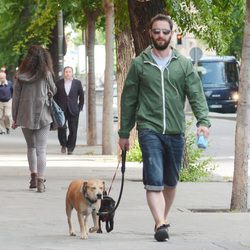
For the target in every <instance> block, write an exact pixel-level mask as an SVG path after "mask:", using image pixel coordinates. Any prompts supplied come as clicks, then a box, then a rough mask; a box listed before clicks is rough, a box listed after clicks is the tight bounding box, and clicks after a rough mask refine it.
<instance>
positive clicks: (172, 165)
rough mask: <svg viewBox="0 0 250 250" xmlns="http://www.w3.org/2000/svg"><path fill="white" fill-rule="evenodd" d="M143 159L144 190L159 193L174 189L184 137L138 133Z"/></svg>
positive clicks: (144, 131)
mask: <svg viewBox="0 0 250 250" xmlns="http://www.w3.org/2000/svg"><path fill="white" fill-rule="evenodd" d="M138 138H139V144H140V148H141V151H142V159H143V183H144V185H145V189H147V190H152V191H161V190H163V189H164V187H165V186H168V187H175V186H176V185H177V183H178V180H179V172H180V168H181V163H182V157H183V149H184V136H183V135H182V134H178V135H163V134H160V133H156V132H154V131H152V130H149V129H142V130H140V131H139V132H138Z"/></svg>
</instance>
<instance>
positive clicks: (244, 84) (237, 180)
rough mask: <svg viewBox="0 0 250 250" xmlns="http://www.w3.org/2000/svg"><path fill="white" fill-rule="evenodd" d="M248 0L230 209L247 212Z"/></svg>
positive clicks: (249, 23)
mask: <svg viewBox="0 0 250 250" xmlns="http://www.w3.org/2000/svg"><path fill="white" fill-rule="evenodd" d="M249 68H250V0H247V1H246V17H245V27H244V38H243V48H242V61H241V71H240V86H239V96H240V99H239V104H238V108H237V118H236V134H235V160H234V176H233V187H232V197H231V207H230V209H231V210H236V211H240V212H247V196H248V145H249V142H248V133H249V132H248V126H249V104H250V101H249V98H250V82H249V81H250V71H249Z"/></svg>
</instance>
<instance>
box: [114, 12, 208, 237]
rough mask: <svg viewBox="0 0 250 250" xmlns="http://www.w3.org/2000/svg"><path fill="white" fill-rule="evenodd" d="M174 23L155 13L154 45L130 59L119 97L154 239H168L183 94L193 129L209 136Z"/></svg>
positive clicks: (197, 84)
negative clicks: (138, 160) (135, 144)
mask: <svg viewBox="0 0 250 250" xmlns="http://www.w3.org/2000/svg"><path fill="white" fill-rule="evenodd" d="M172 29H173V23H172V20H171V19H170V17H168V16H165V15H162V14H158V15H157V16H155V17H154V18H153V19H152V20H151V23H150V30H149V34H150V37H151V40H152V46H149V47H148V48H147V49H146V50H145V51H143V52H142V53H141V54H140V55H139V56H138V57H137V58H135V59H134V60H133V62H132V64H131V67H130V70H129V72H128V75H127V78H126V80H125V84H124V88H123V92H122V97H121V126H120V130H119V137H120V139H119V145H120V148H121V149H122V150H129V134H130V130H131V129H132V128H133V127H134V125H135V122H136V124H137V130H138V138H139V144H140V148H141V151H142V158H143V182H144V186H145V189H146V197H147V203H148V206H149V208H150V211H151V214H152V216H153V219H154V222H155V226H154V237H155V239H156V240H157V241H166V240H168V239H169V232H168V230H169V211H170V208H171V206H172V204H173V201H174V197H175V193H176V186H177V183H178V180H179V171H180V167H181V162H182V155H183V148H184V132H185V114H184V106H185V100H186V97H187V98H188V100H189V103H190V105H191V108H192V110H193V112H194V115H195V117H196V119H197V135H199V134H204V136H205V137H208V134H209V127H210V122H209V120H208V108H207V103H206V99H205V96H204V93H203V88H202V84H201V81H200V78H199V76H198V74H197V72H196V71H195V70H194V68H193V65H192V62H191V61H190V60H188V59H187V58H185V57H184V56H182V55H180V54H179V53H178V52H177V51H176V50H175V49H173V48H172V47H171V46H170V45H169V43H170V41H171V38H172V34H173V33H172Z"/></svg>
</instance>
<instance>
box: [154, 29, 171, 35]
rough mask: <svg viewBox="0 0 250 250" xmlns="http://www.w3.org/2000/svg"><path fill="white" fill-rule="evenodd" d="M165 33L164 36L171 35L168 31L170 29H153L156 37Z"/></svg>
mask: <svg viewBox="0 0 250 250" xmlns="http://www.w3.org/2000/svg"><path fill="white" fill-rule="evenodd" d="M161 32H162V33H163V35H165V36H166V35H168V34H170V33H171V30H168V29H152V33H153V34H154V35H160V33H161Z"/></svg>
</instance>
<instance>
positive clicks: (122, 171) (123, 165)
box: [97, 150, 127, 216]
mask: <svg viewBox="0 0 250 250" xmlns="http://www.w3.org/2000/svg"><path fill="white" fill-rule="evenodd" d="M126 152H127V151H126V150H122V166H121V173H122V180H121V188H120V193H119V197H118V201H117V203H116V205H115V207H114V208H113V209H112V210H111V211H108V212H98V213H97V215H98V216H100V215H108V214H112V213H114V212H115V210H116V209H117V208H118V206H119V204H120V201H121V197H122V192H123V186H124V173H125V163H126ZM113 179H114V178H113Z"/></svg>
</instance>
